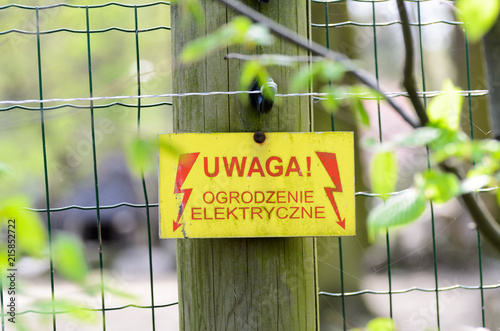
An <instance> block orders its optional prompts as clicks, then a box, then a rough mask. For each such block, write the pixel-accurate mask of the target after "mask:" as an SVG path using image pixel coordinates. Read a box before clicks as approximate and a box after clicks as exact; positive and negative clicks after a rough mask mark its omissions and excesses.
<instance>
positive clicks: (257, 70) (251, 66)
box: [240, 61, 269, 91]
mask: <svg viewBox="0 0 500 331" xmlns="http://www.w3.org/2000/svg"><path fill="white" fill-rule="evenodd" d="M268 76H269V74H268V73H267V70H266V68H265V67H264V66H263V65H262V64H261V63H259V62H258V61H247V62H245V64H244V65H243V67H242V68H241V74H240V90H241V91H248V90H249V89H250V87H252V84H253V82H254V81H255V80H256V79H257V81H258V82H259V85H260V86H262V85H264V84H265V83H266V82H267V77H268Z"/></svg>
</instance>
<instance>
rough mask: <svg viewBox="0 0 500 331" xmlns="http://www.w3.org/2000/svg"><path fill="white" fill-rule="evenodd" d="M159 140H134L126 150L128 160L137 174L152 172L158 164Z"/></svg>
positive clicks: (136, 138)
mask: <svg viewBox="0 0 500 331" xmlns="http://www.w3.org/2000/svg"><path fill="white" fill-rule="evenodd" d="M157 151H158V140H157V138H156V137H155V138H138V137H135V138H133V139H132V140H131V141H130V143H129V144H128V146H127V148H126V155H127V160H128V163H129V164H130V166H131V167H132V169H134V171H135V172H137V173H141V172H142V171H143V172H148V171H150V170H151V169H152V168H153V167H154V165H155V164H156V157H155V156H156V154H157Z"/></svg>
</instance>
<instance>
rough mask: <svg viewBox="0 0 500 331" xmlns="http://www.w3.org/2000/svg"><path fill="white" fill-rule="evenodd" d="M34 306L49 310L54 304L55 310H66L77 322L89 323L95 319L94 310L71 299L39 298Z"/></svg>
mask: <svg viewBox="0 0 500 331" xmlns="http://www.w3.org/2000/svg"><path fill="white" fill-rule="evenodd" d="M34 306H35V307H36V308H37V309H38V310H41V311H51V310H52V308H53V306H55V307H54V308H55V310H56V311H64V312H68V314H69V315H71V317H73V318H75V319H76V320H78V321H79V322H86V323H91V322H94V321H95V320H96V314H94V312H92V311H89V310H88V309H84V308H81V306H84V304H83V303H81V302H76V301H73V300H66V299H56V300H55V301H54V302H52V300H39V301H36V302H35V304H34Z"/></svg>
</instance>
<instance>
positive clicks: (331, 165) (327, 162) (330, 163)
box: [316, 152, 345, 230]
mask: <svg viewBox="0 0 500 331" xmlns="http://www.w3.org/2000/svg"><path fill="white" fill-rule="evenodd" d="M316 155H318V157H319V160H320V161H321V163H322V164H323V167H325V170H326V172H327V173H328V175H329V176H330V178H331V179H332V182H333V184H334V185H335V187H325V192H326V195H327V196H328V199H329V200H330V203H331V204H332V207H333V210H334V211H335V214H337V219H338V220H339V221H338V222H337V224H338V225H340V226H341V227H342V228H343V229H344V230H345V218H344V219H342V217H340V212H339V208H338V206H337V203H336V202H335V197H334V196H333V192H342V183H341V182H340V174H339V166H338V164H337V156H336V155H335V153H323V152H316Z"/></svg>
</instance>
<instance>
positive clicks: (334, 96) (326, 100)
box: [321, 85, 345, 113]
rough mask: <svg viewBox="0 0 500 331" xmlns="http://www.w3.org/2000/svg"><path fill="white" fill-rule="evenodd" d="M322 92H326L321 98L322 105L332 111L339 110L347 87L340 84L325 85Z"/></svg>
mask: <svg viewBox="0 0 500 331" xmlns="http://www.w3.org/2000/svg"><path fill="white" fill-rule="evenodd" d="M321 93H324V94H325V95H324V96H322V98H321V105H322V106H323V107H324V108H325V110H326V111H329V112H332V113H335V112H337V110H338V109H339V104H340V101H341V100H340V99H341V96H342V95H343V94H345V89H343V88H342V87H339V86H330V85H325V86H323V87H322V88H321Z"/></svg>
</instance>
